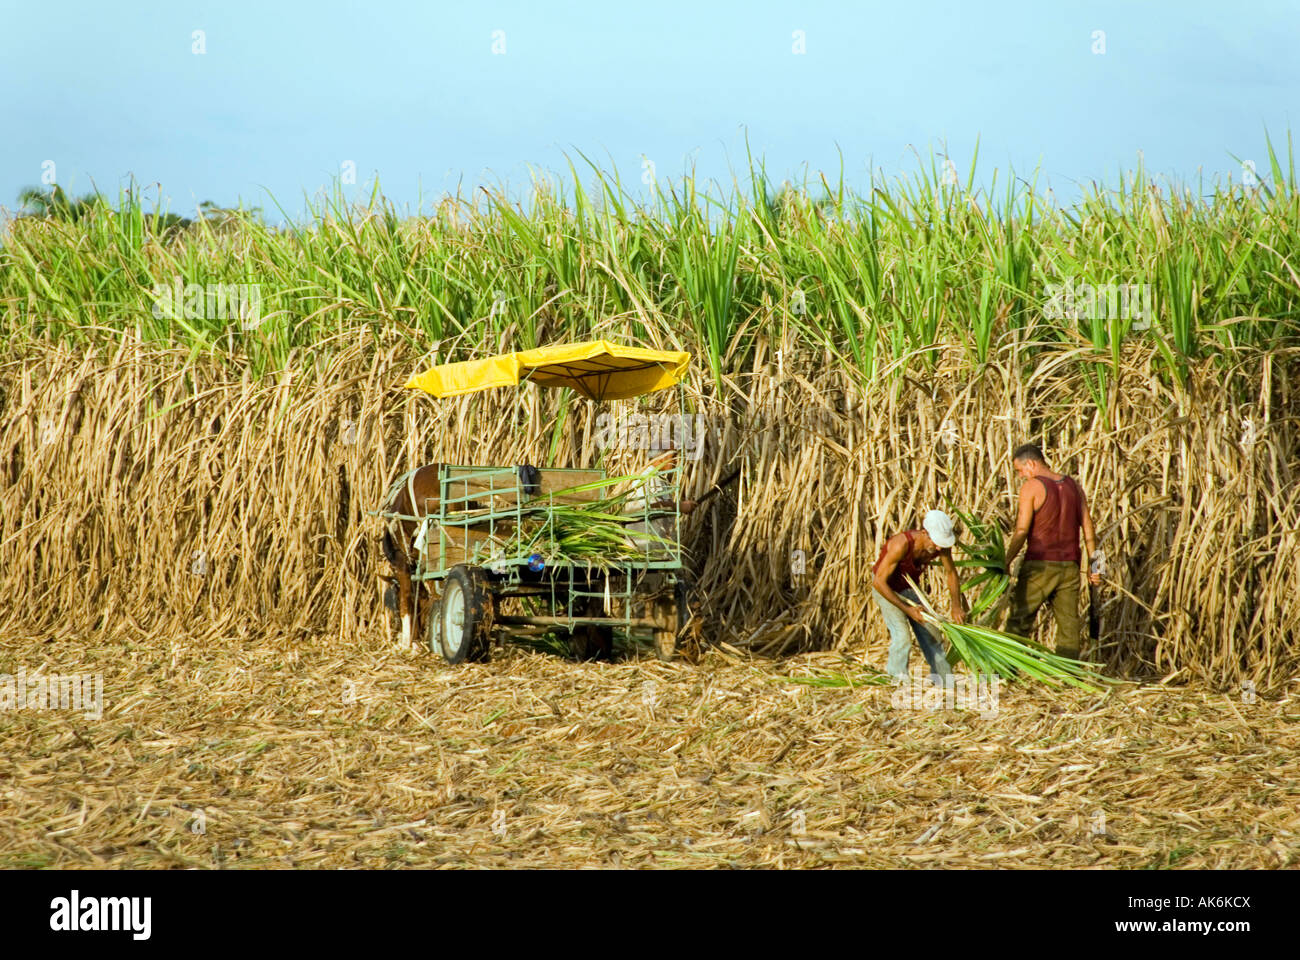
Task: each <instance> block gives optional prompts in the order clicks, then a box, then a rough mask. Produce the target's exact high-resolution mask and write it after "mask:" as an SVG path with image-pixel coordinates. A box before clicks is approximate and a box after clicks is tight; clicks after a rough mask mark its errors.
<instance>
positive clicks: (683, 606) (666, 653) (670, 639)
mask: <svg viewBox="0 0 1300 960" xmlns="http://www.w3.org/2000/svg"><path fill="white" fill-rule="evenodd" d="M689 600H690V588H689V587H687V585H686V581H685V580H680V579H679V580H678V581H677V583H676V585H675V586H674V588H673V596H672V598H671V599H668V598H666V599H665V601H663V602H664V603H665V605H666V604H669V603H671V604H673V605H674V606H676V608H677V617H676V621H677V629H676V630H656V631H655V656H657V657H658V658H659V659H660V660H671V659H673V657H675V656H676V655H677V638H678V637H680V636H681V633H682V628H683V627H685V626H686V621H688V620H690V619H691V607H690V602H689ZM664 619H665V620H668V621H669V622H671V621H672V616H671V614H670V615H669V616H668V617H665V618H664Z"/></svg>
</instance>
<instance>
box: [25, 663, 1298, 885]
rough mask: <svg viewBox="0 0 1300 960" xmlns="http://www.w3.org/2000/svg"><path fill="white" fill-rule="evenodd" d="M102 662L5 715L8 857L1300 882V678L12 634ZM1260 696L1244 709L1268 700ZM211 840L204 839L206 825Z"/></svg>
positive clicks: (51, 668)
mask: <svg viewBox="0 0 1300 960" xmlns="http://www.w3.org/2000/svg"><path fill="white" fill-rule="evenodd" d="M20 665H21V666H23V667H25V668H26V670H27V671H28V673H29V674H31V673H33V672H35V670H36V669H37V667H42V666H43V667H44V671H45V672H46V673H77V672H79V673H83V674H84V673H102V674H103V682H104V711H103V716H102V718H101V719H98V720H95V719H91V718H87V717H85V716H83V715H81V714H79V713H76V712H73V711H69V710H62V711H55V712H49V711H42V710H23V711H13V712H7V713H3V714H0V736H2V738H3V744H4V755H5V757H6V758H7V760H8V762H7V763H6V764H5V765H4V766H3V768H0V866H5V867H58V868H69V867H106V866H113V867H158V868H167V867H172V868H175V867H199V868H224V869H230V868H249V867H330V868H333V867H369V868H375V867H404V866H411V867H436V866H448V867H465V866H475V867H503V866H537V867H542V866H562V867H619V866H621V867H657V866H659V867H720V866H738V867H818V866H831V865H833V866H872V867H908V866H917V867H929V866H973V867H988V866H1004V867H1067V866H1069V867H1172V866H1177V867H1264V868H1270V867H1286V866H1294V865H1295V864H1296V863H1297V862H1300V838H1298V835H1300V812H1298V811H1300V803H1298V801H1300V778H1298V777H1297V776H1296V773H1297V770H1296V759H1295V758H1296V755H1297V752H1300V726H1297V724H1296V722H1295V721H1296V720H1298V719H1300V706H1298V705H1297V703H1296V699H1295V696H1294V694H1295V687H1294V685H1292V686H1291V687H1290V689H1289V691H1282V693H1281V695H1280V696H1274V697H1268V696H1264V695H1261V696H1259V697H1258V698H1256V699H1255V700H1254V702H1253V703H1248V702H1243V698H1242V697H1241V696H1240V695H1239V694H1238V695H1236V696H1231V695H1228V694H1224V693H1213V692H1208V691H1205V690H1195V689H1180V688H1174V687H1162V686H1159V685H1149V686H1136V685H1125V686H1123V687H1120V688H1118V689H1117V690H1115V691H1113V692H1111V693H1110V694H1109V695H1100V696H1099V695H1087V694H1081V693H1078V692H1075V691H1069V692H1064V693H1058V692H1052V691H1048V690H1045V689H1042V688H1015V687H1008V686H1005V685H1004V686H1002V687H1001V690H1000V696H999V701H998V710H997V711H996V712H995V713H993V714H991V715H984V714H981V713H979V712H976V711H974V710H957V709H944V710H938V711H928V710H916V709H895V708H894V707H893V706H891V697H892V696H893V693H892V692H891V691H890V690H889V689H888V688H881V687H866V688H858V689H845V688H837V689H822V688H810V687H806V686H801V685H797V684H792V683H790V682H788V681H787V680H785V679H784V678H783V675H785V676H789V675H799V674H807V673H809V672H810V671H822V672H825V671H827V670H834V671H840V672H851V673H856V669H855V664H854V663H850V662H849V661H848V660H847V659H846V658H845V657H844V656H842V655H841V654H809V655H805V656H801V657H798V658H794V659H792V660H789V661H785V662H784V663H780V664H774V663H772V662H764V661H756V660H747V659H742V658H739V657H732V656H729V655H726V654H725V653H722V652H717V651H714V652H711V653H709V654H708V655H707V656H706V658H705V660H704V662H703V663H702V664H700V665H697V666H692V665H690V664H686V663H672V664H663V663H660V662H658V661H655V660H649V659H629V660H624V661H622V662H616V663H613V664H579V663H574V662H572V661H568V660H565V659H563V658H561V657H558V656H555V655H553V654H546V653H538V652H533V651H530V650H527V649H524V648H521V647H508V648H506V649H505V650H504V651H498V652H497V656H496V658H495V659H494V660H493V662H492V663H490V664H484V665H468V666H464V667H460V668H451V667H447V666H445V665H444V664H442V663H441V661H439V660H438V659H436V658H435V657H433V656H431V655H429V654H428V653H425V652H419V653H415V654H400V653H397V652H394V651H393V650H392V648H391V646H389V645H388V644H387V643H384V642H379V641H369V642H367V641H365V640H359V641H358V643H357V645H356V647H355V648H354V649H352V650H349V651H342V650H340V649H339V648H338V647H337V645H335V644H330V643H319V642H313V641H312V639H311V638H304V639H302V640H300V641H290V640H287V639H281V640H267V639H265V638H248V639H229V638H227V639H224V640H223V639H205V640H203V641H202V642H198V641H190V642H179V641H175V642H173V641H168V640H165V639H161V638H150V639H134V640H107V639H104V638H91V639H87V640H84V641H83V642H82V643H77V644H74V643H71V642H67V641H64V642H56V643H46V642H41V641H40V640H36V639H29V640H8V641H6V642H4V643H3V645H0V673H4V672H7V673H11V674H12V673H15V672H16V669H17V667H18V666H20ZM1245 699H1247V700H1249V699H1250V698H1249V697H1246V698H1245ZM200 831H201V832H200Z"/></svg>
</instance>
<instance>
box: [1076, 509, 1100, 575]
mask: <svg viewBox="0 0 1300 960" xmlns="http://www.w3.org/2000/svg"><path fill="white" fill-rule="evenodd" d="M1079 512H1080V513H1081V514H1082V520H1083V543H1084V546H1086V547H1087V548H1088V552H1087V553H1086V554H1084V556H1085V557H1086V558H1087V559H1086V560H1085V561H1084V567H1085V568H1086V569H1087V570H1088V582H1089V583H1091V584H1093V585H1094V586H1095V585H1097V584H1099V583H1101V574H1097V573H1093V572H1092V566H1091V561H1092V555H1093V554H1095V553H1096V552H1097V532H1096V530H1094V529H1093V526H1092V511H1091V510H1089V509H1088V498H1087V497H1085V496H1084V495H1083V490H1082V489H1080V490H1079Z"/></svg>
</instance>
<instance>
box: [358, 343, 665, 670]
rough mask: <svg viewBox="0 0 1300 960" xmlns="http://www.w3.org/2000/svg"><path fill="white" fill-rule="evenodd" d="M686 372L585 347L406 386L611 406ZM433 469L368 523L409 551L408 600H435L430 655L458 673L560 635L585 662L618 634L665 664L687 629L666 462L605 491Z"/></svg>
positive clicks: (509, 358)
mask: <svg viewBox="0 0 1300 960" xmlns="http://www.w3.org/2000/svg"><path fill="white" fill-rule="evenodd" d="M689 360H690V356H689V354H685V353H675V352H674V353H668V352H662V351H653V350H645V349H641V348H634V347H624V346H620V345H616V344H610V343H607V342H605V341H596V342H594V343H582V344H572V345H567V346H563V347H546V348H541V349H538V350H528V351H522V352H519V353H514V354H508V355H506V356H503V357H491V358H488V359H486V360H473V361H466V362H462V363H451V364H445V365H443V366H439V367H434V368H433V369H431V370H428V371H426V372H425V373H423V374H420V375H419V376H417V377H415V378H413V379H412V380H411V381H410V382H409V383H408V384H407V386H408V387H416V388H419V389H422V390H425V391H426V392H428V393H431V394H433V395H434V396H437V397H448V396H457V395H460V394H465V393H472V392H475V391H478V390H483V389H488V388H491V387H499V386H508V385H515V384H519V383H521V382H524V381H531V382H533V383H536V384H538V385H540V386H547V387H567V388H569V389H572V390H574V391H575V392H577V393H579V394H580V395H582V396H585V397H587V398H589V399H592V400H609V399H624V398H628V397H634V396H639V395H641V394H644V393H650V392H652V391H655V390H662V389H665V388H667V387H671V386H674V385H676V384H677V383H678V382H679V381H680V380H681V378H682V377H683V376H684V375H685V372H686V367H687V364H688V363H689ZM422 469H428V468H422ZM436 469H437V481H436V487H434V486H432V483H431V482H430V484H429V485H428V486H427V487H426V490H425V493H424V495H423V496H417V495H416V491H415V490H414V488H413V487H412V488H411V490H410V495H409V496H405V497H403V498H401V499H400V500H395V498H394V497H393V496H392V495H391V492H390V497H389V498H388V499H387V500H386V504H388V505H389V506H388V507H387V508H386V509H384V510H381V511H380V512H379V513H380V516H381V517H382V518H383V519H384V520H385V522H386V523H387V524H388V529H389V530H400V531H401V535H402V539H403V540H404V541H406V543H409V545H410V547H411V549H410V550H404V551H403V555H404V556H406V557H409V558H410V559H409V561H408V562H409V576H410V578H411V582H412V586H413V587H414V591H413V592H414V594H415V596H416V597H418V596H419V595H420V593H421V590H422V588H423V589H427V590H429V591H431V592H432V594H433V596H434V597H436V600H435V601H434V602H433V604H432V609H431V610H430V611H429V613H428V615H427V616H426V617H425V618H424V619H425V623H424V625H423V635H424V637H425V639H426V642H427V643H428V645H429V648H430V649H431V650H433V651H435V652H438V653H440V654H441V655H442V656H443V657H444V658H445V659H446V660H447V661H448V662H449V663H461V662H463V661H465V660H476V659H484V658H486V657H487V656H488V655H489V651H490V649H491V646H492V643H493V640H494V639H496V640H500V639H504V638H505V637H508V636H517V635H522V634H545V633H560V634H563V635H567V637H568V638H569V643H570V648H571V649H572V650H573V651H574V652H575V653H576V654H577V655H578V656H580V657H582V658H584V659H585V658H589V657H593V656H598V655H601V654H605V655H608V653H609V651H610V650H611V647H612V640H613V633H614V631H615V630H620V631H622V632H623V633H624V634H625V635H626V636H628V637H629V638H630V639H633V640H636V639H644V640H648V641H650V642H651V643H652V644H653V647H654V649H655V651H656V653H657V654H658V655H659V656H660V657H662V658H664V659H668V658H671V657H672V656H673V654H674V652H675V651H676V648H677V643H678V639H679V636H680V634H681V631H682V628H683V627H684V626H685V624H686V622H687V619H688V617H689V613H688V605H687V587H686V581H685V579H684V575H683V570H682V552H681V510H680V502H681V499H680V494H681V489H680V488H681V471H682V467H681V465H680V464H679V463H678V462H677V459H676V454H675V451H671V450H670V451H669V452H668V453H666V454H663V455H661V456H659V457H657V458H656V459H655V460H653V461H651V462H650V463H649V464H648V465H647V466H646V468H645V469H644V470H642V471H640V472H639V473H636V474H632V475H629V476H624V477H617V478H611V477H608V476H607V475H606V472H605V470H604V469H588V470H576V469H552V468H543V469H538V468H536V467H533V466H531V465H528V464H523V465H517V466H474V465H456V464H439V465H437V468H436ZM415 473H416V471H412V472H411V473H410V474H407V475H405V476H404V477H402V478H400V479H399V480H398V481H397V483H395V484H394V489H395V490H398V491H399V492H400V488H401V486H402V484H403V483H407V484H410V483H411V478H412V476H413V475H414V474H415ZM394 502H400V503H401V504H402V505H403V507H404V508H405V509H403V510H394V509H392V507H391V505H392V504H393V503H394ZM407 511H409V512H407ZM408 536H409V537H410V539H409V540H407V539H406V538H407V537H408ZM403 545H404V546H405V543H404V544H403ZM413 606H414V608H415V611H416V616H417V629H419V624H418V612H419V609H420V604H419V602H418V599H417V600H416V601H415V602H414V604H413Z"/></svg>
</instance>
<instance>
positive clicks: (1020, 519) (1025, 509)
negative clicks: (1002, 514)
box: [1007, 479, 1042, 573]
mask: <svg viewBox="0 0 1300 960" xmlns="http://www.w3.org/2000/svg"><path fill="white" fill-rule="evenodd" d="M1041 486H1042V483H1041V482H1040V481H1038V480H1037V479H1034V480H1026V481H1025V482H1024V485H1023V486H1021V488H1020V506H1019V508H1018V509H1017V511H1016V529H1015V532H1014V533H1012V534H1011V541H1010V542H1009V543H1008V544H1007V573H1010V572H1011V561H1012V560H1014V559H1016V556H1017V554H1019V553H1020V548H1021V547H1023V546H1024V545H1025V541H1026V540H1028V539H1029V527H1030V526H1031V525H1032V524H1033V522H1034V493H1035V492H1036V491H1037V489H1038V487H1041Z"/></svg>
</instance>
